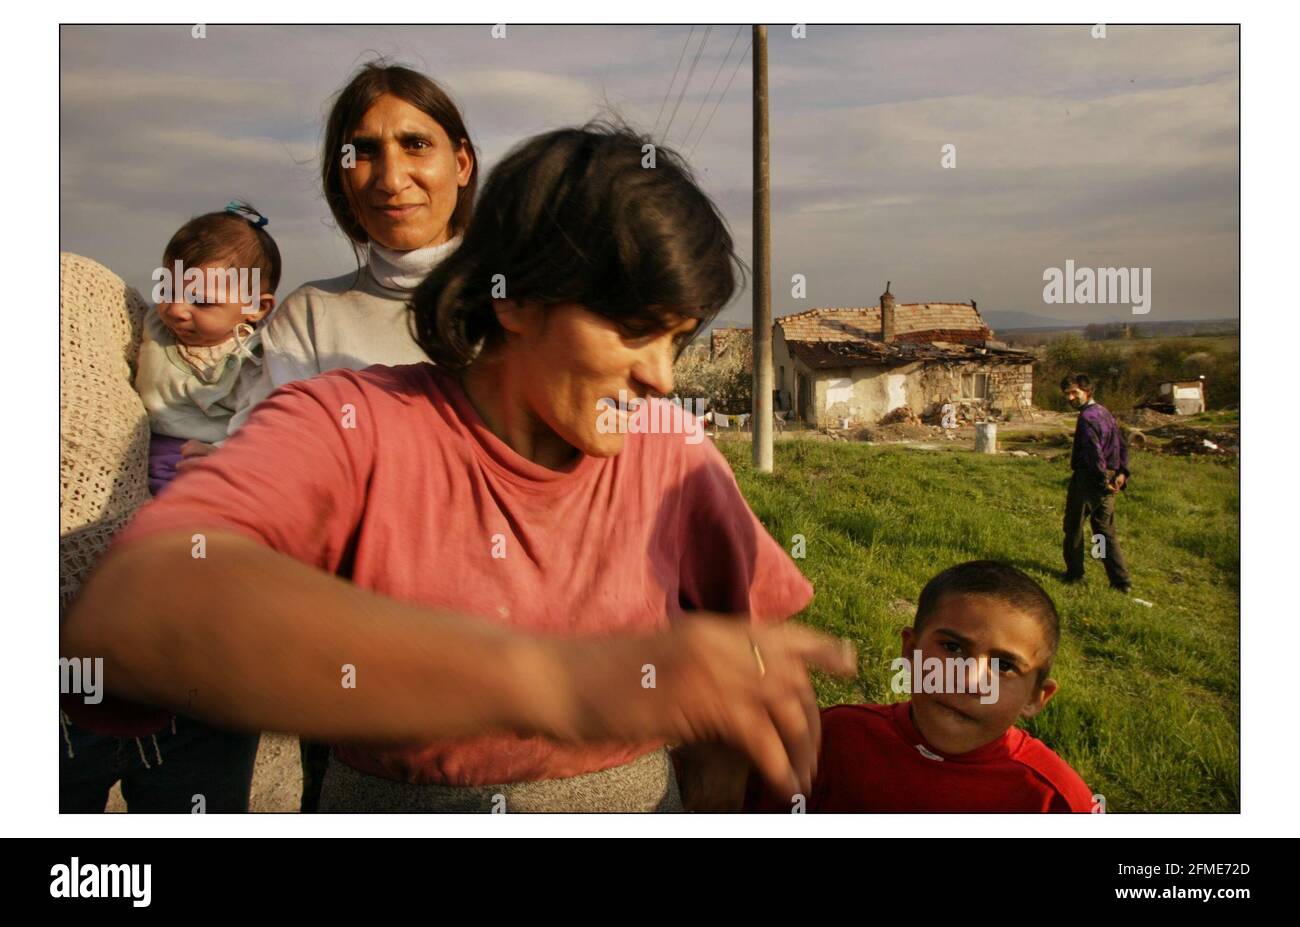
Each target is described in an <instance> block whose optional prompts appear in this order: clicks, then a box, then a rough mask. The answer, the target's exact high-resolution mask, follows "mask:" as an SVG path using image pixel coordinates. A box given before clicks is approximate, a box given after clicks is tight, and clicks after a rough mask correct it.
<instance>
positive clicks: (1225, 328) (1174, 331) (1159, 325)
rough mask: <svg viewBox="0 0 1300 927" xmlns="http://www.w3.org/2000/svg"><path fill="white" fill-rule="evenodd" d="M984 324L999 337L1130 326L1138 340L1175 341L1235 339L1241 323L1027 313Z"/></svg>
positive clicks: (994, 316)
mask: <svg viewBox="0 0 1300 927" xmlns="http://www.w3.org/2000/svg"><path fill="white" fill-rule="evenodd" d="M980 315H982V316H983V317H984V321H986V322H988V323H989V326H990V327H991V328H992V329H993V331H994V332H996V333H997V334H998V335H999V336H1002V335H1012V334H1016V333H1017V332H1025V333H1030V332H1051V331H1057V332H1064V331H1077V332H1082V331H1084V330H1085V329H1086V328H1087V327H1088V325H1089V324H1092V325H1131V326H1132V327H1133V333H1134V334H1135V335H1139V336H1145V337H1148V338H1150V337H1156V336H1163V337H1167V338H1176V337H1180V336H1185V335H1235V334H1237V333H1238V332H1239V331H1240V329H1241V322H1240V320H1239V319H1169V320H1166V321H1160V322H1154V321H1153V322H1142V321H1137V320H1134V319H1127V318H1124V319H1120V320H1119V321H1118V322H1115V321H1111V320H1106V319H1098V320H1095V321H1093V322H1088V323H1085V322H1074V323H1070V322H1062V321H1061V320H1060V319H1048V318H1044V317H1043V316H1036V315H1032V314H1030V313H1028V312H996V311H994V312H981V313H980Z"/></svg>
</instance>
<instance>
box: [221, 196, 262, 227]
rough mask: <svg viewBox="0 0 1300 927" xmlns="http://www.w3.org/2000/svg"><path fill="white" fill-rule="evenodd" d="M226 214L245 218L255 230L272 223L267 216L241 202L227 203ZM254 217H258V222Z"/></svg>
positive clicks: (232, 201)
mask: <svg viewBox="0 0 1300 927" xmlns="http://www.w3.org/2000/svg"><path fill="white" fill-rule="evenodd" d="M226 212H228V213H233V214H234V215H236V216H243V218H244V219H245V220H246V221H248V222H249V223H250V224H251V225H252V226H253V228H255V229H260V228H262V227H263V226H265V225H267V224H268V223H270V221H271V220H270V219H268V218H266V216H264V215H262V214H261V213H260V212H258V211H257V210H255V209H253V208H251V207H249V206H245V205H244V204H243V203H241V202H239V200H231V201H230V202H229V203H227V204H226ZM253 216H256V217H257V221H253Z"/></svg>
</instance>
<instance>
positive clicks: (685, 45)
mask: <svg viewBox="0 0 1300 927" xmlns="http://www.w3.org/2000/svg"><path fill="white" fill-rule="evenodd" d="M693 35H695V27H694V26H691V31H690V32H688V33H686V41H685V42H684V43H683V44H682V53H681V54H680V55H678V56H677V67H675V68H673V79H672V80H670V81H669V82H668V89H667V90H666V91H664V98H663V101H662V102H661V103H660V104H659V115H657V116H655V127H654V129H651V130H650V135H651V137H653V136H654V134H655V131H657V130H658V128H659V120H660V119H662V118H663V117H664V107H665V106H667V105H668V98H669V97H670V96H672V93H673V84H675V83H677V72H678V71H680V70H681V69H682V59H683V58H685V57H686V49H688V48H690V45H691V36H693Z"/></svg>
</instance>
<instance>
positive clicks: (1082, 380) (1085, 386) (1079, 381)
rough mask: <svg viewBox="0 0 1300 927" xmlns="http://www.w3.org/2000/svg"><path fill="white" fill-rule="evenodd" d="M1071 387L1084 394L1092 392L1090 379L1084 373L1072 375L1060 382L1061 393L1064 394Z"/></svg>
mask: <svg viewBox="0 0 1300 927" xmlns="http://www.w3.org/2000/svg"><path fill="white" fill-rule="evenodd" d="M1072 386H1077V387H1079V389H1081V390H1083V391H1084V392H1088V393H1091V392H1092V377H1090V376H1088V375H1087V374H1086V373H1072V374H1070V375H1069V376H1067V377H1066V378H1065V379H1063V380H1061V392H1065V391H1066V390H1068V389H1069V388H1070V387H1072Z"/></svg>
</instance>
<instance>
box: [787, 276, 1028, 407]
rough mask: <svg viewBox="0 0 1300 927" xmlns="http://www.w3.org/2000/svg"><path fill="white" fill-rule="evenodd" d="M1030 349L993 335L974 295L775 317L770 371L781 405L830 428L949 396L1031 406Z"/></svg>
mask: <svg viewBox="0 0 1300 927" xmlns="http://www.w3.org/2000/svg"><path fill="white" fill-rule="evenodd" d="M1033 360H1034V358H1033V355H1031V354H1028V353H1026V352H1024V351H1017V350H1013V349H1011V348H1008V347H1007V346H1006V345H1005V344H1003V343H1001V342H999V341H996V340H994V338H993V330H992V329H991V328H989V327H988V325H986V324H985V322H984V319H983V318H982V317H981V316H980V314H979V310H978V309H976V307H975V303H974V301H973V300H972V301H971V302H970V303H903V304H901V305H899V304H896V303H895V301H894V296H893V294H892V293H890V291H889V284H886V285H885V292H884V293H883V294H882V295H881V297H880V305H878V306H869V307H866V308H860V309H810V310H808V311H806V312H799V313H796V314H794V315H787V316H782V317H780V318H778V319H777V320H776V324H775V325H774V332H773V361H772V364H773V371H772V372H773V375H774V377H775V381H776V396H775V399H776V404H777V408H778V409H785V410H790V411H792V412H793V413H794V414H793V416H792V417H794V418H798V419H801V420H803V421H805V422H809V423H812V424H816V425H818V426H819V427H822V426H825V425H827V424H830V423H832V422H837V421H839V420H841V419H848V420H849V421H850V423H852V424H864V423H865V424H870V423H874V422H877V421H878V420H879V419H880V418H881V417H882V416H884V415H886V414H887V413H889V412H892V411H893V410H895V409H898V408H901V407H907V408H908V409H910V410H911V411H912V412H914V413H916V414H917V415H921V416H930V415H936V414H938V412H939V411H940V409H941V408H942V406H943V404H944V403H947V402H952V403H954V405H966V404H969V405H970V406H971V407H972V408H973V409H974V410H975V411H976V413H977V414H979V413H983V414H988V413H995V414H1001V415H1003V416H1007V415H1010V414H1013V413H1020V414H1022V415H1023V414H1027V413H1028V412H1029V410H1030V408H1031V404H1032V397H1033Z"/></svg>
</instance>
